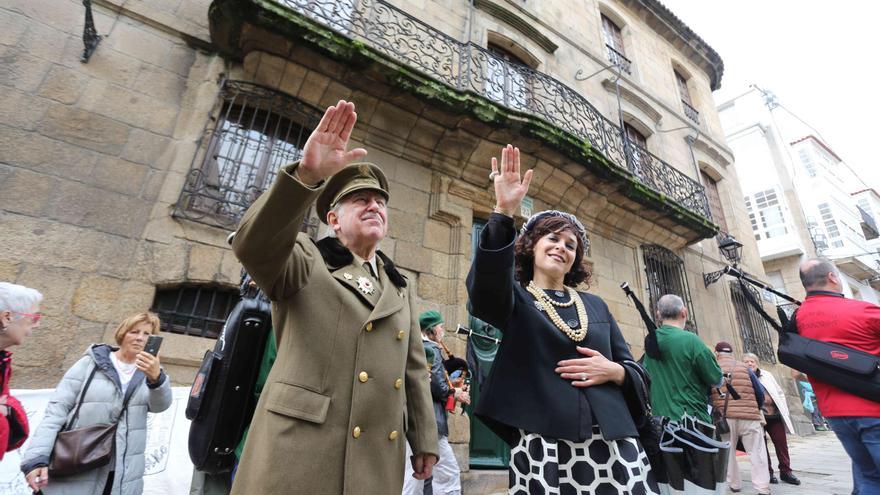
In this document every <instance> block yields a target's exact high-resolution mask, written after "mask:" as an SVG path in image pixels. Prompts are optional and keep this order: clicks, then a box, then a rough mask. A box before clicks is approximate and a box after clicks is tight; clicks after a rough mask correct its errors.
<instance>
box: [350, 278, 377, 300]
mask: <svg viewBox="0 0 880 495" xmlns="http://www.w3.org/2000/svg"><path fill="white" fill-rule="evenodd" d="M343 276H344V275H343ZM357 284H358V290H359V291H361V292H363V293H364V294H366V295H368V296H369V295H370V294H372V293H373V292H374V291H375V288H374V287H373V282H370V279H368V278H367V277H358V279H357Z"/></svg>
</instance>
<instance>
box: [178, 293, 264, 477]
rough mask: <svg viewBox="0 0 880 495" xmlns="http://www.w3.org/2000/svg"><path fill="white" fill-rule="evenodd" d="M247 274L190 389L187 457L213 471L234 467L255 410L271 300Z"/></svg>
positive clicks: (201, 467)
mask: <svg viewBox="0 0 880 495" xmlns="http://www.w3.org/2000/svg"><path fill="white" fill-rule="evenodd" d="M248 282H249V277H247V276H245V277H244V281H243V283H242V287H243V291H242V292H243V296H244V297H243V299H242V300H241V301H239V303H238V304H237V305H236V306H235V307H234V308H233V309H232V312H231V313H230V314H229V318H227V320H226V325H225V326H224V327H223V332H222V333H221V334H220V337H218V338H217V343H216V344H215V345H214V349H213V350H210V351H207V352H206V353H205V357H204V359H203V360H202V366H201V367H200V368H199V372H198V373H197V374H196V378H195V380H194V381H193V384H192V388H191V389H190V395H189V401H188V402H187V406H186V417H187V419H189V420H191V421H192V423H191V424H190V429H189V457H190V459H191V460H192V463H193V466H195V468H196V469H198V470H200V471H204V472H206V473H209V474H218V473H223V472H227V471H230V470H231V469H232V467H233V465H234V463H235V455H234V453H235V448H236V447H237V446H238V443H239V442H240V441H241V438H242V435H243V433H244V430H245V428H246V427H247V426H248V425H249V424H250V422H251V418H252V417H253V414H254V408H255V406H256V400H255V398H254V387H255V383H256V380H257V375H258V373H259V371H260V362H261V360H262V357H263V351H264V349H265V348H266V341H267V338H268V337H269V332H271V331H272V321H271V320H272V312H271V304H270V303H269V301H268V300H266V299H265V297H263V296H262V295H261V294H259V293H256V294H255V292H256V291H255V290H253V289H252V285H251V286H250V287H251V289H250V290H249V283H248Z"/></svg>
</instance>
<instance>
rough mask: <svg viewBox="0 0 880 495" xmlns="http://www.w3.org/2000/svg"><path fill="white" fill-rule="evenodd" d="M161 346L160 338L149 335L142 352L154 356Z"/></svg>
mask: <svg viewBox="0 0 880 495" xmlns="http://www.w3.org/2000/svg"><path fill="white" fill-rule="evenodd" d="M161 346H162V337H160V336H158V335H150V336H149V337H147V344H146V345H144V352H148V353H150V354H152V355H154V356H155V355H156V354H158V353H159V347H161Z"/></svg>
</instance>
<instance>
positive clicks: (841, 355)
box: [621, 266, 880, 402]
mask: <svg viewBox="0 0 880 495" xmlns="http://www.w3.org/2000/svg"><path fill="white" fill-rule="evenodd" d="M721 273H722V274H727V275H731V276H733V277H734V278H736V280H737V282H738V283H739V285H740V288H741V289H742V293H743V296H744V298H745V300H746V302H747V303H748V304H749V305H750V306H751V307H752V308H753V309H754V310H755V311H756V312H757V313H758V314H759V315H761V317H762V318H764V320H765V321H767V323H768V324H770V326H771V327H773V329H774V330H776V331H777V333H778V334H779V345H778V347H777V351H776V355H777V356H778V357H779V362H780V363H782V364H784V365H786V366H788V367H790V368H792V369H795V370H798V371H800V372H803V373H805V374H807V375H808V376H810V377H813V378H816V379H817V380H820V381H823V382H825V383H828V384H829V385H832V386H834V387H837V388H840V389H841V390H844V391H846V392H849V393H851V394H853V395H856V396H858V397H862V398H864V399H868V400H872V401H874V402H880V356H875V355H873V354H871V353H868V352H864V351H860V350H857V349H853V348H851V347H847V346H844V345H840V344H834V343H831V342H823V341H821V340H817V339H810V338H807V337H804V336H803V335H800V334H799V333H798V330H797V310H795V312H794V314H792V315H791V316H788V315H787V314H786V313H785V311H783V309H782V308H781V307H779V306H777V308H776V311H777V317H778V318H779V320H778V321H777V320H776V319H775V318H773V317H772V316H770V315H769V314H768V313H767V311H765V310H764V307H763V306H762V305H761V303H760V302H759V301H758V300H757V299H756V298H755V295H754V294H752V291H751V290H749V288H748V287H747V286H746V284H750V285H752V286H755V287H758V288H760V289H762V290H765V291H767V292H770V293H772V294H774V295H775V296H777V297H779V298H781V299H784V300H786V301H788V302H791V303H793V304H795V305H797V306H800V305H801V301H798V300H797V299H794V298H793V297H791V296H789V295H787V294H783V293H781V292H779V291H777V290H775V289H773V288H772V287H770V286H768V285H767V284H765V283H763V282H761V281H759V280H756V279H754V278H752V277H750V276H749V275H747V274H745V273H743V271H742V270H740V269H739V268H737V267H736V266H727V267H725V268H724V269H723V271H722V272H721ZM621 288H622V289H623V290H624V292H625V293H626V294H627V296H629V297H630V298H631V299H633V303H634V304H635V305H636V309H638V311H639V313H640V314H641V316H642V319H643V320H645V324H646V326H647V327H648V336H647V337H645V352H646V354H647V355H648V356H651V357H654V358H657V359H662V358H659V357H655V356H660V350H659V348H658V347H657V337H656V335H655V334H654V331H655V330H656V328H657V325H656V324H655V323H654V322H653V320H652V319H651V318H650V316H649V315H648V313H647V311H645V307H644V305H642V303H641V302H640V301H638V298H637V297H636V296H635V294H633V292H632V290H630V289H629V287H628V286H627V284H626V283H624V284H622V285H621ZM734 398H735V397H734Z"/></svg>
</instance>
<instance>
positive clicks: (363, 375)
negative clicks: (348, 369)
mask: <svg viewBox="0 0 880 495" xmlns="http://www.w3.org/2000/svg"><path fill="white" fill-rule="evenodd" d="M369 379H370V375H368V374H367V372H366V371H361V372H360V373H358V380H360V381H361V383H367V380H369Z"/></svg>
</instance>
